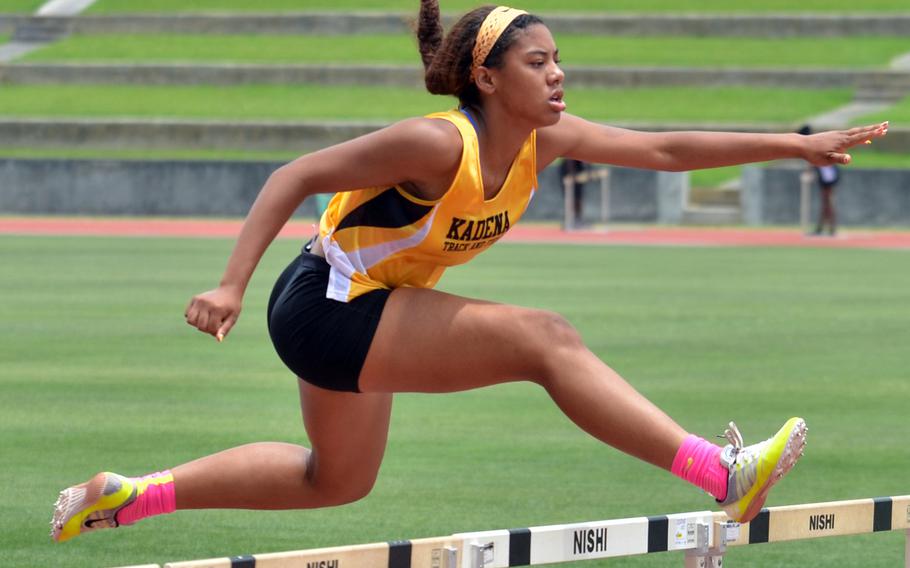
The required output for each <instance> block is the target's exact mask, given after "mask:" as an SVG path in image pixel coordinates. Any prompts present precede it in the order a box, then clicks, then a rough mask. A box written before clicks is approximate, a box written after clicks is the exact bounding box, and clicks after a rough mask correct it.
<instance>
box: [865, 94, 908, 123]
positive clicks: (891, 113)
mask: <svg viewBox="0 0 910 568" xmlns="http://www.w3.org/2000/svg"><path fill="white" fill-rule="evenodd" d="M885 120H887V121H890V122H891V126H893V127H898V126H902V127H903V126H906V125H907V124H910V97H905V98H904V99H903V100H901V101H900V102H898V103H897V104H895V105H894V106H892V107H889V108H888V109H887V110H884V111H882V112H877V113H874V114H870V115H867V116H864V117H862V118H858V119H856V120H854V121H853V122H854V124H857V125H861V124H874V123H876V122H882V121H885Z"/></svg>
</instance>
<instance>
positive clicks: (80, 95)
mask: <svg viewBox="0 0 910 568" xmlns="http://www.w3.org/2000/svg"><path fill="white" fill-rule="evenodd" d="M850 99H851V92H850V91H849V90H845V89H834V90H788V89H755V88H718V89H714V88H712V89H699V88H666V89H651V88H642V89H572V88H571V86H570V87H569V88H568V90H567V93H566V101H567V103H568V105H569V112H572V113H574V114H578V115H581V116H584V117H587V118H590V119H594V120H614V121H615V120H627V121H640V122H657V123H661V122H667V121H680V122H693V121H695V122H700V121H711V122H730V123H737V122H738V123H768V122H771V123H780V124H794V123H796V122H799V121H801V120H804V117H807V116H814V115H817V114H820V113H822V112H826V111H828V110H830V109H833V108H837V107H839V106H841V105H844V104H846V103H847V102H849V101H850ZM455 102H456V101H455V99H454V98H451V97H440V96H432V95H429V94H427V93H426V92H425V91H424V90H421V89H406V88H385V87H382V88H380V87H347V86H345V87H321V86H261V85H259V86H256V85H254V86H239V87H216V86H180V87H168V86H134V85H87V86H86V85H55V86H53V87H52V88H50V87H47V86H43V85H8V86H5V87H4V88H3V89H0V114H2V115H3V116H22V117H25V116H45V117H50V116H59V117H62V116H70V117H76V116H80V117H140V118H148V117H177V118H197V119H203V118H213V119H215V118H222V119H224V118H230V119H235V120H253V119H268V120H310V119H341V120H395V119H401V118H405V117H409V116H415V115H422V114H426V113H430V112H434V111H438V110H444V109H447V108H451V107H452V106H454V104H455Z"/></svg>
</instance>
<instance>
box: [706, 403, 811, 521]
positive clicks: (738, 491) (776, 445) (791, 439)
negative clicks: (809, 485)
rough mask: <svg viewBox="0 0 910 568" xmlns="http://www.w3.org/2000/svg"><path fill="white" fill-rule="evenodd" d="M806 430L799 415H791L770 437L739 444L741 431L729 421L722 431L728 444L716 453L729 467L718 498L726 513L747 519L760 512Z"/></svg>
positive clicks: (798, 451) (800, 448)
mask: <svg viewBox="0 0 910 568" xmlns="http://www.w3.org/2000/svg"><path fill="white" fill-rule="evenodd" d="M807 431H808V428H806V422H805V421H804V420H803V419H802V418H791V419H790V420H788V421H787V423H786V424H784V425H783V427H782V428H781V429H780V430H778V432H777V434H775V435H774V437H773V438H769V439H767V440H765V441H764V442H760V443H758V444H753V445H751V446H746V447H743V437H742V434H740V433H739V429H738V428H737V427H736V424H734V423H733V422H731V423H730V427H729V428H728V429H727V431H726V432H725V433H724V436H725V437H726V438H727V440H728V441H729V442H730V444H729V445H728V446H726V447H725V448H724V450H723V452H721V456H720V459H721V462H722V463H723V464H724V465H725V466H726V467H727V469H728V470H730V479H729V481H728V483H727V498H726V499H724V500H723V501H720V502H719V504H720V506H721V507H722V508H723V510H724V511H726V513H727V516H729V517H730V518H731V519H733V520H734V521H737V522H740V523H748V522H749V521H751V520H752V519H754V518H755V516H756V515H758V513H759V512H761V509H762V507H763V506H764V504H765V499H766V498H767V497H768V491H769V490H770V489H771V487H773V486H774V484H775V483H777V482H778V481H780V479H781V478H782V477H783V476H784V475H785V474H786V473H787V472H788V471H790V470H791V469H792V468H793V466H794V465H796V462H797V461H798V460H799V458H800V457H801V456H802V455H803V448H805V446H806V432H807Z"/></svg>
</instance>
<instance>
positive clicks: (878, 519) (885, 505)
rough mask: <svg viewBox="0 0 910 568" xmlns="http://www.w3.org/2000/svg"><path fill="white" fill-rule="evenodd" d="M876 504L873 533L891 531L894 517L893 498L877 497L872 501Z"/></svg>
mask: <svg viewBox="0 0 910 568" xmlns="http://www.w3.org/2000/svg"><path fill="white" fill-rule="evenodd" d="M872 502H873V503H875V512H874V513H873V518H872V532H881V531H890V530H891V516H892V501H891V497H876V498H875V499H873V500H872Z"/></svg>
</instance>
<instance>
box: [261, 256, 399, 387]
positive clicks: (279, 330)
mask: <svg viewBox="0 0 910 568" xmlns="http://www.w3.org/2000/svg"><path fill="white" fill-rule="evenodd" d="M328 284H329V264H328V263H327V262H326V260H325V259H324V258H322V257H321V256H317V255H315V254H310V253H308V252H303V253H301V255H300V256H299V257H297V258H296V259H294V261H293V262H291V264H290V265H288V267H287V268H286V269H285V270H284V272H283V273H282V274H281V276H279V277H278V281H277V282H275V287H274V288H273V289H272V296H271V298H269V308H268V326H269V335H270V336H271V337H272V344H273V345H274V346H275V351H277V352H278V356H279V357H281V360H282V361H284V364H285V365H287V366H288V368H289V369H290V370H291V371H293V372H294V373H295V374H296V375H297V376H298V377H300V378H301V379H303V380H305V381H306V382H308V383H310V384H313V385H316V386H318V387H322V388H324V389H329V390H336V391H347V392H360V389H359V388H358V381H359V379H360V370H361V369H362V368H363V363H364V361H366V358H367V352H368V351H369V349H370V343H372V341H373V335H375V334H376V328H377V327H378V325H379V317H380V316H381V315H382V309H383V307H385V302H386V300H387V299H388V297H389V294H390V293H391V292H390V291H389V290H375V291H373V292H369V293H367V294H364V295H362V296H358V297H357V298H355V299H353V300H352V301H350V302H347V303H345V302H339V301H337V300H331V299H329V298H326V297H325V292H326V289H327V288H328Z"/></svg>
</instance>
